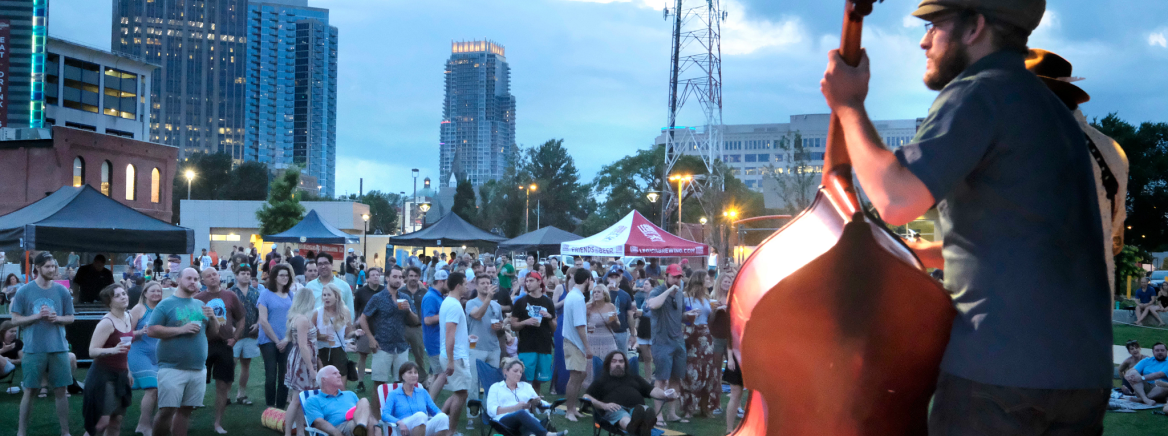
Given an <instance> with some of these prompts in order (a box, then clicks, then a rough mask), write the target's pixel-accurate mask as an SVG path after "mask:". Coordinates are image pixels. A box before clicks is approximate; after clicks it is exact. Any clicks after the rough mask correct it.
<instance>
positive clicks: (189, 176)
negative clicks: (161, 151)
mask: <svg viewBox="0 0 1168 436" xmlns="http://www.w3.org/2000/svg"><path fill="white" fill-rule="evenodd" d="M186 176H187V200H190V199H191V180H194V179H195V172H194V171H191V170H187V173H186Z"/></svg>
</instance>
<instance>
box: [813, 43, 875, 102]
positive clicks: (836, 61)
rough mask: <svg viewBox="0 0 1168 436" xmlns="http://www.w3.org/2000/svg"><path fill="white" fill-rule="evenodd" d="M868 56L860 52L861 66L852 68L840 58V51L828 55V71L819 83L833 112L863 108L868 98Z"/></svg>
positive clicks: (869, 75) (833, 51)
mask: <svg viewBox="0 0 1168 436" xmlns="http://www.w3.org/2000/svg"><path fill="white" fill-rule="evenodd" d="M870 77H871V74H870V73H869V72H868V54H867V52H865V51H861V52H860V63H859V65H857V66H855V67H852V66H850V65H848V64H847V63H845V62H844V60H843V58H842V57H840V53H839V49H836V50H832V51H831V52H829V53H828V61H827V71H824V73H823V80H820V81H819V89H820V91H822V92H823V96H824V98H826V99H827V105H828V106H829V107H831V110H832V111H833V112H838V111H840V110H843V109H845V108H851V109H856V108H862V107H864V99H865V98H867V96H868V80H869V78H870Z"/></svg>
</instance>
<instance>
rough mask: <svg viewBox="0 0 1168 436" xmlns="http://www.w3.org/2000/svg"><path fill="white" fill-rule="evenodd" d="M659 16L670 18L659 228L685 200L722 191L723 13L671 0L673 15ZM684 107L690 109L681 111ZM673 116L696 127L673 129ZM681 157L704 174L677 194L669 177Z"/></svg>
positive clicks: (714, 6)
mask: <svg viewBox="0 0 1168 436" xmlns="http://www.w3.org/2000/svg"><path fill="white" fill-rule="evenodd" d="M663 15H664V17H665V19H669V17H670V16H672V17H673V50H672V56H671V67H672V68H671V69H670V75H669V127H666V133H667V134H666V135H665V172H664V173H663V174H662V178H661V181H662V183H661V186H662V199H663V201H662V202H661V208H662V213H661V220H662V226H665V225H666V223H667V222H668V221H670V220H669V219H668V218H667V217H668V216H669V215H670V213H671V212H672V211H673V210H674V209H675V208H677V206H678V205H679V204H680V201H681V199H683V198H685V197H686V196H687V195H690V194H696V195H698V198H699V199H701V197H702V193H704V192H708V191H711V190H712V191H714V192H721V191H722V190H723V187H724V186H723V179H722V177H721V174H718V173H717V171H716V168H715V167H714V160H715V159H721V157H722V133H723V128H722V21H724V20H725V19H726V13H725V12H724V11H723V10H722V6H721V1H720V0H675V2H674V7H673V10H672V11H671V10H669V7H668V6H666V8H665V10H664V11H663ZM691 100H692V101H691ZM686 103H689V104H690V106H689V107H690V108H691V109H690V110H686V111H683V110H682V108H683V107H685V105H686ZM679 114H683V115H685V116H686V119H689V120H692V122H693V123H700V124H697V125H696V126H689V127H682V126H678V125H677V121H678V115H679ZM699 116H700V117H701V118H700V119H699V118H698V117H699ZM686 153H688V154H693V155H697V156H700V157H701V158H702V162H703V163H705V165H706V171H707V174H708V175H705V176H697V177H695V180H694V181H693V182H691V183H689V184H688V185H687V186H685V187H684V188H682V192H678V191H677V189H678V186H677V183H670V181H669V175H670V174H671V173H672V172H673V166H674V165H675V164H676V163H677V159H678V158H679V157H681V155H682V154H686ZM706 203H707V202H704V201H703V202H702V206H703V208H707V209H708V208H709V207H710V206H709V205H707V204H706ZM713 212H714V211H710V210H707V211H706V214H707V216H712V215H710V214H711V213H713ZM679 230H680V229H679Z"/></svg>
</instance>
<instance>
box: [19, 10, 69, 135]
mask: <svg viewBox="0 0 1168 436" xmlns="http://www.w3.org/2000/svg"><path fill="white" fill-rule="evenodd" d="M47 13H48V0H12V1H5V2H3V4H2V5H0V38H3V39H2V40H0V79H3V80H0V127H8V128H21V129H27V128H30V127H31V128H40V127H42V124H43V122H44V117H45V114H44V101H45V99H44V85H45V83H44V82H45V74H44V73H45V44H46V42H47V41H46V37H47V36H48V28H47V26H48V22H47V21H46V16H47V15H46V14H47ZM78 79H79V78H78Z"/></svg>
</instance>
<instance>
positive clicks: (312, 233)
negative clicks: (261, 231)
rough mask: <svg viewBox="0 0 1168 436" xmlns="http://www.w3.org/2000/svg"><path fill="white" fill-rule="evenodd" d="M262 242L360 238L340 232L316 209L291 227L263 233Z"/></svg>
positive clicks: (333, 241) (328, 241) (329, 241)
mask: <svg viewBox="0 0 1168 436" xmlns="http://www.w3.org/2000/svg"><path fill="white" fill-rule="evenodd" d="M264 242H299V243H302V244H359V243H361V238H359V237H357V236H354V235H350V234H348V233H345V232H342V231H341V229H338V228H336V226H333V225H332V224H329V223H328V222H327V221H325V220H324V219H323V218H321V217H320V215H319V214H317V213H316V210H315V209H313V210H310V211H308V215H305V216H304V219H302V220H300V222H299V223H296V225H294V226H292V228H290V229H288V230H285V231H283V232H280V233H277V234H274V235H264Z"/></svg>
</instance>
